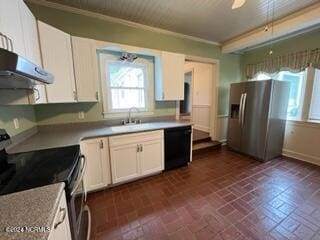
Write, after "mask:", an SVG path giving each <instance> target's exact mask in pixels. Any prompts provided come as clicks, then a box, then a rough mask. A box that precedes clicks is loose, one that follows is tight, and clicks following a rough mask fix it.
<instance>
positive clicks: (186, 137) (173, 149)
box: [164, 126, 192, 170]
mask: <svg viewBox="0 0 320 240" xmlns="http://www.w3.org/2000/svg"><path fill="white" fill-rule="evenodd" d="M191 133H192V130H191V126H186V127H177V128H168V129H165V131H164V141H165V143H164V146H165V167H164V169H165V170H169V169H173V168H177V167H181V166H185V165H187V164H188V162H189V161H190V149H191Z"/></svg>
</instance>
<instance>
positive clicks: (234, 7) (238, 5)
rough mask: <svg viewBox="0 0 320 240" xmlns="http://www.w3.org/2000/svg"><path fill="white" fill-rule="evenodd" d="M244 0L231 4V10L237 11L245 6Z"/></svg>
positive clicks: (237, 0)
mask: <svg viewBox="0 0 320 240" xmlns="http://www.w3.org/2000/svg"><path fill="white" fill-rule="evenodd" d="M245 2H246V0H234V2H233V4H232V9H237V8H240V7H242V6H243V4H245Z"/></svg>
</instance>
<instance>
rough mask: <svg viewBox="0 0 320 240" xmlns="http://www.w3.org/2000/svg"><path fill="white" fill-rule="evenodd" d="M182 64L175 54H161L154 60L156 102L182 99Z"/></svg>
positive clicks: (182, 59) (182, 56) (181, 58)
mask: <svg viewBox="0 0 320 240" xmlns="http://www.w3.org/2000/svg"><path fill="white" fill-rule="evenodd" d="M184 63H185V57H184V55H182V54H177V53H170V52H162V53H161V57H160V58H157V59H156V68H157V69H156V100H160V101H164V100H183V99H184Z"/></svg>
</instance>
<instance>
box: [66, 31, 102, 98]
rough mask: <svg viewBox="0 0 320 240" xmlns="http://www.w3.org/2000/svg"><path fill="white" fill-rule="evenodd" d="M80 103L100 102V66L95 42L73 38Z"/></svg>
mask: <svg viewBox="0 0 320 240" xmlns="http://www.w3.org/2000/svg"><path fill="white" fill-rule="evenodd" d="M72 49H73V62H74V70H75V78H76V86H77V100H78V102H96V101H98V64H97V53H96V47H95V41H94V40H92V39H87V38H80V37H72Z"/></svg>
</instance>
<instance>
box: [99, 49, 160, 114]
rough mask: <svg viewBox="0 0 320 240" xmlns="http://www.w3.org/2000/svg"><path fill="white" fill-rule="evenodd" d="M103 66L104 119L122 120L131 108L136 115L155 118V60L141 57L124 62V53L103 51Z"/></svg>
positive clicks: (100, 63)
mask: <svg viewBox="0 0 320 240" xmlns="http://www.w3.org/2000/svg"><path fill="white" fill-rule="evenodd" d="M98 55H99V65H100V76H101V88H102V100H103V101H102V107H103V116H104V118H109V119H110V118H111V119H112V118H119V117H120V118H122V117H126V116H127V115H128V111H129V109H130V108H132V107H135V108H137V109H138V110H139V112H138V113H135V115H140V116H141V115H152V114H153V109H154V57H152V56H145V55H138V58H137V59H136V60H134V61H133V62H128V61H122V60H120V58H121V52H120V51H114V50H100V51H99V52H98Z"/></svg>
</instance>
